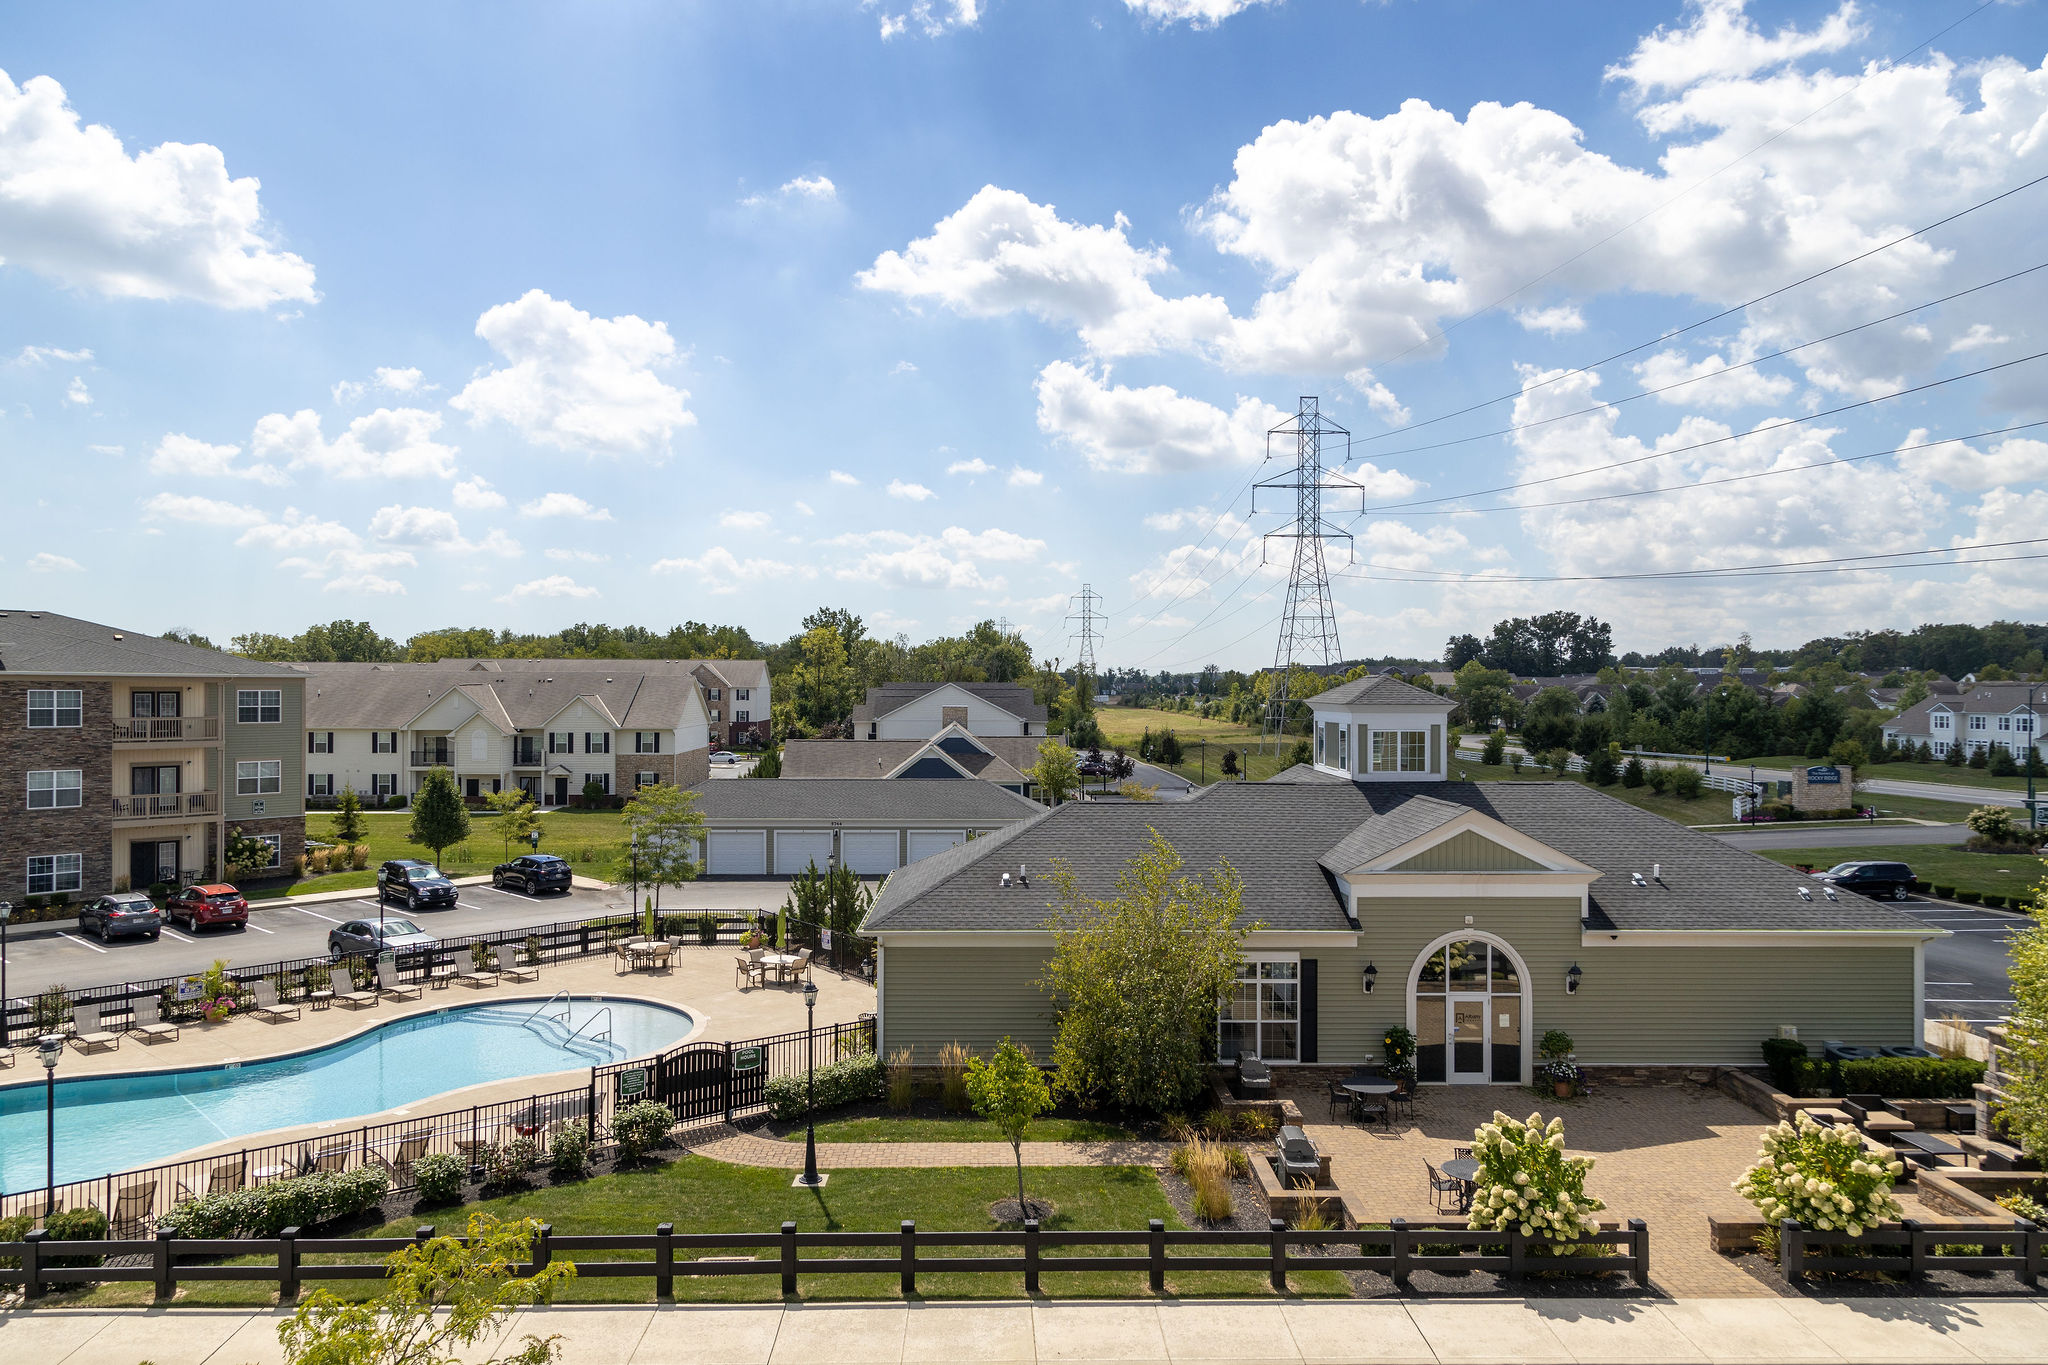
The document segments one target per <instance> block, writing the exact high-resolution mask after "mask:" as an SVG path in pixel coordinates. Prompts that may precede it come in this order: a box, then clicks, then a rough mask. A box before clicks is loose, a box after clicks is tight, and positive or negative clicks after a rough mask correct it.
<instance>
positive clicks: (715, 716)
mask: <svg viewBox="0 0 2048 1365" xmlns="http://www.w3.org/2000/svg"><path fill="white" fill-rule="evenodd" d="M711 719H712V720H714V721H719V720H724V719H725V712H724V711H723V710H721V709H720V708H718V707H716V706H714V707H712V708H711Z"/></svg>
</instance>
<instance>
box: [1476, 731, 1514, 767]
mask: <svg viewBox="0 0 2048 1365" xmlns="http://www.w3.org/2000/svg"><path fill="white" fill-rule="evenodd" d="M1507 756H1508V732H1507V731H1505V730H1495V731H1494V732H1493V733H1492V734H1490V735H1488V736H1487V737H1486V743H1485V744H1484V745H1482V746H1481V747H1480V750H1479V761H1480V762H1481V763H1484V764H1485V765H1486V766H1487V767H1489V768H1498V767H1499V766H1500V765H1501V764H1502V763H1504V762H1506V761H1507Z"/></svg>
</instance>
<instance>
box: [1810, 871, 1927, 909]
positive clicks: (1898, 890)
mask: <svg viewBox="0 0 2048 1365" xmlns="http://www.w3.org/2000/svg"><path fill="white" fill-rule="evenodd" d="M1814 880H1815V881H1818V882H1825V883H1826V884H1828V885H1829V886H1839V887H1841V888H1842V889H1843V890H1844V891H1854V892H1856V893H1857V894H1858V895H1860V896H1870V897H1872V898H1874V899H1878V900H1891V901H1902V900H1904V899H1906V893H1907V892H1909V891H1911V890H1912V889H1913V869H1912V868H1910V867H1908V866H1906V865H1905V864H1904V863H1836V864H1835V865H1834V866H1833V867H1831V868H1829V869H1828V870H1827V871H1825V872H1823V873H1821V874H1820V875H1819V876H1817V877H1815V878H1814Z"/></svg>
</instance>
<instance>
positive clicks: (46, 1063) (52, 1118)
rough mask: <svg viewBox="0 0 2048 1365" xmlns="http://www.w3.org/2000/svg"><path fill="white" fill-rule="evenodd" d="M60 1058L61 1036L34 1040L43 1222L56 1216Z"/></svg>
mask: <svg viewBox="0 0 2048 1365" xmlns="http://www.w3.org/2000/svg"><path fill="white" fill-rule="evenodd" d="M63 1055H64V1035H62V1034H61V1033H45V1034H44V1035H43V1036H42V1037H41V1038H39V1039H37V1040H36V1060H37V1061H39V1062H41V1063H42V1064H43V1220H44V1221H45V1222H48V1221H49V1218H50V1216H51V1215H52V1214H54V1213H56V1212H57V1059H58V1058H59V1057H62V1056H63Z"/></svg>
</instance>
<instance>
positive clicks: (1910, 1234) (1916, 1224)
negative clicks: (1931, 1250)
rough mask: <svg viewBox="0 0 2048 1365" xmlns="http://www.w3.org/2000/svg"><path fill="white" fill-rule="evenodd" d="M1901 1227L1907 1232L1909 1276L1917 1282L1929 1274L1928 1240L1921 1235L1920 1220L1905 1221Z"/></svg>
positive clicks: (1902, 1221) (1908, 1219) (1910, 1219)
mask: <svg viewBox="0 0 2048 1365" xmlns="http://www.w3.org/2000/svg"><path fill="white" fill-rule="evenodd" d="M1900 1226H1901V1227H1903V1228H1905V1230H1906V1266H1907V1274H1908V1275H1909V1276H1910V1277H1911V1278H1912V1279H1916V1280H1917V1279H1919V1278H1920V1277H1921V1276H1922V1275H1925V1274H1926V1273H1927V1239H1926V1238H1925V1237H1924V1236H1922V1235H1921V1228H1920V1220H1919V1219H1918V1218H1907V1219H1903V1220H1901V1222H1900Z"/></svg>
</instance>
